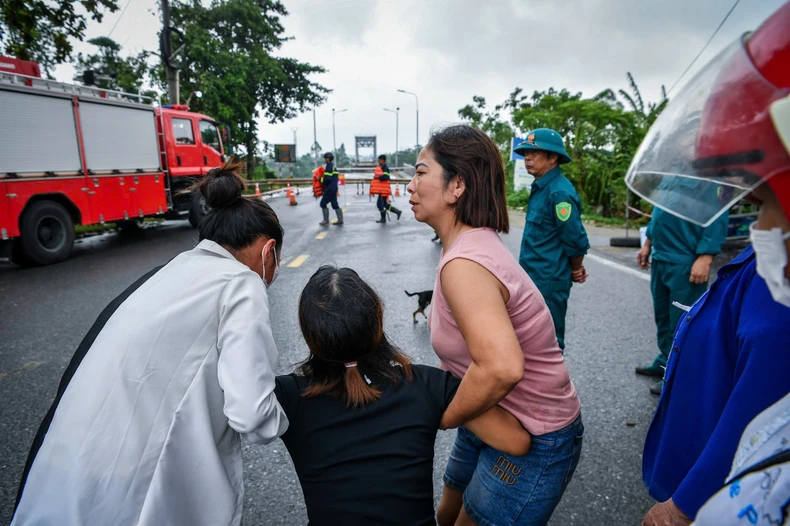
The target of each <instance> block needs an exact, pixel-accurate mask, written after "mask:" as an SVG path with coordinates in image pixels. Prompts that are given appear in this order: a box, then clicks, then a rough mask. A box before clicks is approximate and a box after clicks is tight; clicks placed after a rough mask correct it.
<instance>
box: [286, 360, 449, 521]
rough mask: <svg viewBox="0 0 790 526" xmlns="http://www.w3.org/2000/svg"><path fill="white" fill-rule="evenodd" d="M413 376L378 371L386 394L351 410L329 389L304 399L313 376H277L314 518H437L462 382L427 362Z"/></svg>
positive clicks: (291, 448) (289, 438)
mask: <svg viewBox="0 0 790 526" xmlns="http://www.w3.org/2000/svg"><path fill="white" fill-rule="evenodd" d="M412 371H413V372H414V377H413V379H412V381H411V382H407V381H405V380H404V381H401V382H399V383H398V384H393V382H392V381H390V380H388V379H387V378H383V377H376V376H373V377H370V380H371V382H372V384H373V385H374V386H376V387H377V388H378V389H380V390H381V392H382V394H381V398H379V399H378V400H377V401H376V402H374V403H372V404H370V405H368V406H366V407H363V408H358V409H354V408H350V407H347V406H346V403H345V402H344V401H343V400H341V399H338V398H334V397H331V396H328V395H325V396H319V397H316V398H302V397H301V393H302V391H303V390H304V389H305V388H306V387H307V379H306V378H304V377H302V376H296V375H285V376H278V377H277V387H276V389H275V392H276V394H277V400H279V402H280V405H281V406H282V407H283V410H285V414H286V415H288V420H289V421H290V425H289V427H288V431H287V432H286V433H285V434H284V435H283V436H282V440H283V442H285V446H286V447H287V448H288V452H289V453H290V455H291V458H292V459H293V462H294V466H295V467H296V474H297V475H298V476H299V482H300V483H301V485H302V491H303V492H304V499H305V503H306V504H307V515H308V518H309V519H310V524H312V525H315V526H319V525H322V524H327V525H329V524H331V525H337V524H354V525H365V524H370V525H374V524H376V525H379V524H397V525H426V524H435V519H434V509H433V450H434V441H435V440H436V432H437V430H438V429H439V422H440V421H441V418H442V414H443V413H444V411H445V409H446V408H447V406H448V404H449V403H450V401H451V400H452V398H453V396H454V395H455V391H456V390H457V389H458V385H459V384H460V380H458V379H457V378H455V377H453V376H452V375H451V374H450V373H448V372H446V371H442V370H439V369H436V368H435V367H428V366H424V365H414V366H412Z"/></svg>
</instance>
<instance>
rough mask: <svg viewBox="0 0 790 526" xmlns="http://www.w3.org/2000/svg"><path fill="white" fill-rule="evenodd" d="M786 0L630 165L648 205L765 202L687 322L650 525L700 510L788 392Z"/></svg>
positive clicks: (651, 449) (673, 208)
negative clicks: (687, 148)
mask: <svg viewBox="0 0 790 526" xmlns="http://www.w3.org/2000/svg"><path fill="white" fill-rule="evenodd" d="M789 6H790V3H788V4H785V6H784V7H782V8H780V10H779V12H778V13H779V14H782V15H783V16H779V17H777V16H776V15H775V16H774V17H772V18H771V19H769V21H768V22H766V24H764V25H763V26H762V27H761V28H760V29H759V30H758V31H756V32H755V33H753V34H751V35H746V36H745V37H744V38H741V39H738V40H737V41H736V42H734V43H733V45H731V46H729V47H728V48H726V49H725V50H724V51H722V52H721V53H720V54H719V55H718V56H717V57H716V58H714V59H713V60H712V61H711V62H710V63H709V64H708V65H707V66H706V67H704V68H703V69H702V70H701V71H700V72H699V73H698V74H697V75H696V76H695V77H694V78H693V79H692V80H691V81H690V82H689V83H688V84H687V86H686V87H685V88H683V90H682V91H681V92H680V93H678V94H677V95H676V96H675V98H674V99H673V100H672V101H671V102H670V103H669V104H668V105H667V107H666V109H664V111H663V112H662V114H661V115H660V116H659V118H658V119H657V120H656V122H655V123H654V124H653V126H652V127H651V129H650V131H649V132H648V134H647V136H646V137H645V140H644V142H643V144H642V146H641V147H640V149H639V151H638V152H637V155H636V157H635V158H634V160H633V162H632V164H631V168H630V169H629V172H628V174H627V176H626V182H627V184H628V186H629V187H630V188H631V189H632V190H633V191H634V192H636V193H637V194H639V195H640V196H642V197H643V198H645V199H647V200H648V201H650V202H651V203H653V205H655V206H656V207H658V208H661V209H663V210H665V211H668V212H670V213H672V214H674V215H676V216H678V217H681V218H683V219H685V220H687V221H690V222H692V223H695V224H697V225H700V226H702V227H707V226H709V225H711V224H713V223H714V222H715V221H716V218H717V217H719V216H720V215H721V214H723V213H724V212H725V211H726V210H728V209H729V208H730V207H731V206H732V205H733V204H734V203H737V202H738V201H740V200H741V199H742V198H746V199H747V200H749V201H751V202H752V203H754V204H756V205H758V206H760V214H759V217H758V219H757V221H756V222H755V223H753V224H752V225H751V227H750V237H751V241H752V244H751V246H749V247H747V248H746V249H745V250H744V251H743V252H741V254H740V255H738V256H737V257H736V258H735V259H734V260H733V261H732V262H731V263H730V264H728V265H726V266H724V267H722V269H721V270H720V271H719V274H718V279H717V280H716V281H715V282H714V283H713V284H712V285H711V288H710V290H708V291H707V292H706V293H705V294H704V295H703V296H702V297H701V298H700V299H699V300H698V301H697V302H696V303H695V304H694V305H693V306H691V308H690V310H689V311H688V312H687V313H685V314H684V315H683V316H682V318H681V320H680V321H679V323H678V326H677V329H676V332H675V337H674V341H673V343H672V347H671V350H670V354H669V359H668V361H667V369H666V373H665V376H664V380H665V385H664V390H663V392H662V393H661V398H660V399H659V402H658V408H657V409H656V413H655V416H654V417H653V421H652V423H651V424H650V428H649V430H648V433H647V438H646V440H645V447H644V452H643V456H642V479H643V481H644V483H645V484H646V485H647V488H648V490H649V492H650V495H651V496H652V497H653V498H655V499H656V500H657V501H659V503H658V504H656V505H655V506H653V507H652V508H651V509H650V511H648V513H647V514H646V515H645V518H644V520H643V522H642V525H643V526H658V525H661V526H667V525H669V526H677V525H687V524H689V523H690V522H691V521H692V520H694V519H695V518H696V517H697V512H698V511H699V510H700V508H701V507H702V505H703V504H704V503H705V502H706V501H707V500H708V499H709V498H711V496H713V495H714V494H715V493H716V492H717V491H718V490H719V488H721V487H722V486H723V485H724V484H725V481H726V480H725V479H726V478H727V474H728V473H729V472H730V469H731V466H732V465H733V459H734V457H735V453H736V450H737V448H738V443H739V440H740V439H741V436H742V435H743V433H744V430H745V429H746V428H747V425H749V423H750V422H751V421H752V420H753V419H754V418H755V417H757V415H759V414H760V413H762V412H763V411H764V410H766V409H767V408H769V407H770V406H772V405H774V404H776V403H777V402H779V401H780V400H782V399H783V398H784V397H786V395H787V394H788V392H790V266H788V253H789V252H790V98H788V93H790V67H788V63H789V62H790V33H788V32H787V27H788V24H790V7H789ZM700 110H701V115H700V117H699V118H698V119H696V121H695V122H696V123H697V130H696V133H695V134H694V137H695V139H694V141H693V142H692V148H693V155H692V158H693V162H692V163H683V162H682V159H681V158H680V157H679V156H680V155H683V154H682V153H681V152H679V151H678V148H677V146H676V143H675V141H676V139H677V136H678V132H681V130H682V128H683V127H684V126H685V124H684V123H686V122H687V121H688V117H689V116H691V115H693V113H694V112H699V111H700ZM672 181H686V182H689V183H691V184H692V185H693V186H694V190H693V191H689V190H688V189H684V185H682V184H672ZM787 410H788V411H790V407H788V408H787ZM769 435H770V433H766V437H768V436H769ZM762 440H763V438H761V436H752V437H749V439H748V441H747V443H749V444H751V445H752V447H758V446H759V445H760V443H761V441H762ZM784 447H785V448H788V447H790V445H788V444H785V445H784ZM739 455H740V453H739ZM739 462H740V460H739V461H738V462H736V464H737V463H739ZM769 482H770V480H769ZM731 496H737V490H734V493H732V494H731ZM785 497H786V498H785V500H784V502H785V506H786V505H787V503H788V502H790V496H787V495H785ZM749 512H750V510H746V509H744V510H740V511H738V512H737V513H736V514H735V515H732V516H730V517H729V518H728V519H726V520H724V521H722V522H716V524H756V522H755V521H756V520H759V519H760V517H758V516H756V515H755V514H750V513H749ZM753 519H754V520H753ZM779 523H781V522H779Z"/></svg>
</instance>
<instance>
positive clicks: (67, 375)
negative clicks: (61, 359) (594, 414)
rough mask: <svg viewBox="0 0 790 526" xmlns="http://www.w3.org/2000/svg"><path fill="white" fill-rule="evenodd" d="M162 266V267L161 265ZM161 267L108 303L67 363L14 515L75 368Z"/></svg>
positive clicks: (27, 465)
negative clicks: (106, 328) (119, 309)
mask: <svg viewBox="0 0 790 526" xmlns="http://www.w3.org/2000/svg"><path fill="white" fill-rule="evenodd" d="M162 266H164V265H162ZM162 266H159V267H156V268H155V269H153V270H152V271H150V272H149V273H148V274H146V275H145V276H143V277H142V278H140V279H138V280H137V281H135V282H134V283H132V285H131V286H130V287H129V288H127V289H126V290H125V291H123V292H122V293H121V294H120V295H119V296H118V297H116V298H115V299H114V300H112V301H111V302H110V304H109V305H107V307H105V308H104V310H103V311H102V313H101V314H99V317H98V318H96V321H95V322H94V324H93V326H92V327H91V328H90V330H89V331H88V334H86V335H85V338H83V339H82V341H81V342H80V345H79V347H77V352H75V353H74V356H72V357H71V361H70V362H69V366H68V367H66V372H64V373H63V377H62V378H61V379H60V385H59V386H58V393H57V394H56V395H55V401H54V402H52V406H51V407H50V408H49V411H47V414H46V416H44V420H42V421H41V425H40V426H39V427H38V432H36V437H35V438H34V439H33V445H32V446H30V453H28V455H27V461H26V462H25V469H24V471H22V480H21V481H20V482H19V489H18V490H17V493H16V502H15V503H14V513H16V509H17V507H18V506H19V501H20V499H21V498H22V491H23V490H24V489H25V482H27V476H28V475H29V474H30V468H31V467H32V466H33V461H34V460H35V458H36V455H37V454H38V450H39V449H41V444H43V443H44V437H45V436H46V435H47V431H49V426H50V424H52V418H53V417H54V416H55V410H56V409H57V408H58V404H59V403H60V399H61V398H63V394H64V393H65V392H66V388H67V387H68V385H69V382H70V381H71V379H72V378H73V377H74V373H76V372H77V368H78V367H79V366H80V364H81V363H82V360H83V359H84V358H85V355H87V354H88V350H89V349H90V348H91V346H92V345H93V342H94V341H96V338H97V337H98V336H99V333H100V332H101V331H102V329H103V328H104V326H105V325H106V324H107V322H108V321H109V319H110V318H111V317H112V315H113V314H114V313H115V311H116V310H117V309H118V307H120V306H121V304H122V303H123V302H124V301H126V299H127V298H128V297H129V296H131V295H132V293H133V292H134V291H136V290H137V289H138V288H140V286H141V285H142V284H143V283H145V282H146V281H148V279H149V278H150V277H151V276H153V275H154V274H156V273H157V272H159V270H160V269H161V268H162Z"/></svg>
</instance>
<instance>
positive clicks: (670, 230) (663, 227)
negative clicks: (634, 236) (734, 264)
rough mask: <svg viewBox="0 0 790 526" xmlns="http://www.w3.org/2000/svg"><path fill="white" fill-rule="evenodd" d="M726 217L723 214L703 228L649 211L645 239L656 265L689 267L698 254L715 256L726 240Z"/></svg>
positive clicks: (655, 210) (660, 212)
mask: <svg viewBox="0 0 790 526" xmlns="http://www.w3.org/2000/svg"><path fill="white" fill-rule="evenodd" d="M728 222H729V214H728V213H727V212H725V213H723V214H722V215H721V216H720V217H719V218H718V219H716V221H714V222H713V223H711V225H710V226H708V227H707V228H703V227H701V226H699V225H695V224H694V223H690V222H688V221H686V220H684V219H680V218H679V217H677V216H674V215H672V214H670V213H668V212H664V211H663V210H661V209H660V208H654V209H653V217H651V218H650V223H649V224H648V225H647V237H648V238H649V239H650V243H651V244H652V256H653V259H655V260H656V261H665V262H667V263H677V264H680V265H692V264H693V263H694V260H696V259H697V256H699V255H700V254H711V255H715V254H718V253H719V252H721V245H722V243H724V240H725V239H726V238H727V225H728Z"/></svg>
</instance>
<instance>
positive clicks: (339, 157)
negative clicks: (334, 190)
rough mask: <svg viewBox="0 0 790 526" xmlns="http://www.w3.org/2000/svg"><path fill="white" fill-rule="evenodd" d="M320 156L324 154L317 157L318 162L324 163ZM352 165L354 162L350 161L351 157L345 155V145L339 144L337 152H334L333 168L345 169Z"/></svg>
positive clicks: (311, 173)
mask: <svg viewBox="0 0 790 526" xmlns="http://www.w3.org/2000/svg"><path fill="white" fill-rule="evenodd" d="M322 155H324V154H323V153H319V154H318V156H319V159H318V161H319V162H321V163H322V162H324V158H323V157H321V156H322ZM353 164H354V160H353V159H351V157H349V156H348V154H347V153H346V143H343V142H341V143H340V148H338V149H337V152H335V166H337V167H338V168H347V167H349V166H353ZM313 169H315V168H313ZM310 175H311V176H312V175H313V172H312V171H310Z"/></svg>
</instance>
